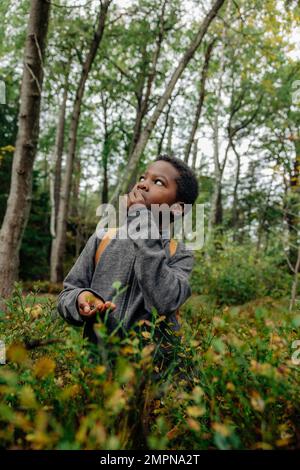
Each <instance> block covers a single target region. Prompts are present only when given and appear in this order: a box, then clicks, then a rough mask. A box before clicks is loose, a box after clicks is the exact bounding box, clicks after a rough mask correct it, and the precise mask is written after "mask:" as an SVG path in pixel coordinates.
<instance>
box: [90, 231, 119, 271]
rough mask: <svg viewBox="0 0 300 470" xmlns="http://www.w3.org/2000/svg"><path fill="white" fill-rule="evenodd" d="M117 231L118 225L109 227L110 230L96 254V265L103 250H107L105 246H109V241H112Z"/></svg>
mask: <svg viewBox="0 0 300 470" xmlns="http://www.w3.org/2000/svg"><path fill="white" fill-rule="evenodd" d="M116 232H117V229H116V227H113V228H110V229H108V231H107V232H106V234H105V235H104V237H103V238H102V240H101V242H100V243H99V245H98V248H97V251H96V254H95V266H96V265H97V263H98V262H99V259H100V256H101V255H102V253H103V251H104V250H105V248H106V247H107V245H108V244H109V242H110V241H111V239H112V237H113V236H114V235H115V233H116Z"/></svg>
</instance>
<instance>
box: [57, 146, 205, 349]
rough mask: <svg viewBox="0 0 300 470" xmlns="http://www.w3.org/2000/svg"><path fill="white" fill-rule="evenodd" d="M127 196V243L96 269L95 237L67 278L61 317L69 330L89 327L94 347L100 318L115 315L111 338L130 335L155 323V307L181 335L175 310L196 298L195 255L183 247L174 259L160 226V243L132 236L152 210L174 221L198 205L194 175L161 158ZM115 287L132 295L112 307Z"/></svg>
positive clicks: (111, 249) (118, 244)
mask: <svg viewBox="0 0 300 470" xmlns="http://www.w3.org/2000/svg"><path fill="white" fill-rule="evenodd" d="M127 196H128V197H127V224H128V237H127V239H118V238H112V239H111V240H110V242H109V244H108V245H107V246H106V248H105V249H104V251H103V252H102V254H101V259H100V261H99V263H95V253H96V251H97V248H98V246H99V243H100V241H101V240H100V239H99V238H98V237H97V234H96V232H95V233H94V234H93V235H92V236H91V237H90V238H89V240H88V242H87V244H86V246H85V247H84V249H83V251H82V253H81V254H80V256H79V258H78V259H77V261H76V263H75V265H74V266H73V268H72V269H71V271H70V272H69V274H68V275H67V277H66V278H65V280H64V284H63V286H64V290H63V291H62V292H61V293H60V295H59V298H58V307H57V308H58V311H59V313H60V315H61V316H62V317H63V318H64V319H65V320H66V321H67V322H68V323H70V324H73V325H78V326H84V336H85V337H88V338H89V340H90V341H92V342H93V343H97V336H96V334H95V331H94V329H93V324H94V322H93V321H92V320H93V318H95V314H96V312H100V315H101V316H102V315H103V317H104V314H105V312H106V310H107V309H108V308H109V309H110V311H109V312H108V316H107V323H106V326H107V328H108V331H109V332H112V331H113V330H114V329H116V328H117V327H118V326H119V325H120V322H121V325H122V328H124V330H125V331H128V330H129V329H130V328H132V327H134V325H135V323H136V322H137V321H139V320H141V319H148V320H151V310H152V308H153V307H155V308H156V309H157V311H158V314H159V315H165V316H166V321H167V322H170V324H171V328H172V329H174V330H178V329H179V328H180V325H179V323H178V320H177V318H176V310H177V309H178V308H179V307H180V306H181V305H182V304H183V303H184V302H185V301H186V299H187V298H188V297H189V296H190V295H191V289H190V285H189V275H190V273H191V270H192V267H193V262H194V257H193V254H192V253H191V251H190V250H187V249H186V248H185V246H184V243H182V242H181V241H178V245H177V249H176V252H175V254H173V256H171V255H170V238H164V237H162V236H161V235H162V229H161V226H160V231H159V237H157V238H155V239H153V238H145V239H144V238H136V237H133V236H131V235H130V224H131V223H133V222H134V220H135V219H137V217H138V215H139V212H141V211H148V213H149V214H150V212H151V211H150V210H151V204H163V203H164V204H167V205H168V206H169V207H170V206H172V208H173V209H172V211H171V213H172V214H173V215H174V216H176V211H177V213H183V211H184V204H194V202H195V200H196V198H197V196H198V182H197V179H196V177H195V175H194V173H193V172H192V170H191V169H190V168H189V167H188V166H187V165H186V164H185V163H184V162H183V161H182V160H180V159H178V158H175V157H169V156H167V155H163V156H160V157H158V158H157V159H156V160H155V161H154V162H153V163H152V164H151V165H150V166H149V167H148V169H147V171H146V172H145V174H143V175H142V176H141V177H140V178H139V180H138V182H137V183H136V184H135V186H134V187H133V189H132V191H131V192H130V193H129V194H128V195H127ZM137 209H138V210H137ZM150 220H153V219H150ZM148 228H149V227H148V226H147V227H145V226H144V227H141V232H143V233H144V234H145V233H146V232H147V230H148ZM145 230H146V232H145ZM100 238H101V237H100ZM115 281H119V282H120V283H121V286H122V288H123V287H125V286H127V289H125V291H124V289H122V291H123V292H122V293H121V294H120V295H119V296H117V299H116V300H115V303H112V299H113V297H114V295H115V289H114V287H113V284H114V282H115ZM118 332H119V333H121V335H122V332H121V331H120V330H118Z"/></svg>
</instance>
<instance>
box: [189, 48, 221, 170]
mask: <svg viewBox="0 0 300 470" xmlns="http://www.w3.org/2000/svg"><path fill="white" fill-rule="evenodd" d="M214 43H215V40H213V41H211V42H210V43H209V45H208V47H207V50H206V53H205V58H204V64H203V67H202V70H201V78H200V86H199V98H198V103H197V107H196V112H195V117H194V121H193V126H192V130H191V133H190V136H189V140H188V142H187V145H186V149H185V153H184V161H185V162H186V163H187V162H188V161H189V156H190V153H191V149H192V145H193V142H194V139H195V135H196V132H197V129H198V124H199V119H200V116H201V111H202V106H203V102H204V97H205V82H206V78H207V72H208V66H209V61H210V57H211V52H212V49H213V46H214Z"/></svg>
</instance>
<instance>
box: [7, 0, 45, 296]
mask: <svg viewBox="0 0 300 470" xmlns="http://www.w3.org/2000/svg"><path fill="white" fill-rule="evenodd" d="M49 15H50V2H46V1H41V0H31V4H30V14H29V22H28V30H27V37H26V43H25V51H24V68H23V77H22V85H21V107H20V113H19V130H18V135H17V141H16V150H15V154H14V160H13V168H12V177H11V186H10V193H9V197H8V202H7V209H6V213H5V217H4V220H3V224H2V228H1V231H0V272H1V280H0V295H1V296H3V297H7V296H9V295H10V294H11V291H12V288H13V283H14V281H15V280H16V279H17V277H18V268H19V250H20V246H21V241H22V236H23V232H24V229H25V227H26V224H27V221H28V216H29V212H30V207H31V199H32V169H33V163H34V160H35V156H36V152H37V143H38V137H39V120H40V104H41V94H42V86H43V78H44V71H43V59H44V52H45V45H46V37H47V31H48V24H49Z"/></svg>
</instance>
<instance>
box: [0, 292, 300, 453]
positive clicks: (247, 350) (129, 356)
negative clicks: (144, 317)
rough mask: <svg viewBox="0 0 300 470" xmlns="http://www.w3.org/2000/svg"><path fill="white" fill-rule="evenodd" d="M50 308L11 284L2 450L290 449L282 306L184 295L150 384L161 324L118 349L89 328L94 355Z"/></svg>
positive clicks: (291, 410) (292, 376)
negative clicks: (175, 331)
mask: <svg viewBox="0 0 300 470" xmlns="http://www.w3.org/2000/svg"><path fill="white" fill-rule="evenodd" d="M54 301H55V298H53V297H50V296H46V297H43V296H37V294H36V292H34V293H31V294H30V295H28V296H26V297H24V296H23V295H22V291H21V289H20V286H18V285H17V286H16V289H15V292H14V295H13V296H12V298H11V299H9V300H8V301H7V311H6V313H5V314H4V313H3V314H2V315H1V316H0V337H1V339H5V343H6V347H7V364H6V365H2V366H1V369H0V395H1V405H0V424H1V428H0V429H1V431H0V447H1V448H6V449H10V448H13V449H36V450H38V449H60V450H62V449H98V450H99V449H106V450H110V449H166V450H167V449H178V450H181V449H190V450H196V449H197V450H199V449H274V448H278V449H294V448H295V447H296V446H297V427H298V415H299V411H300V401H299V393H298V371H297V367H296V366H295V365H293V363H292V361H291V354H292V352H293V351H292V349H291V344H292V342H293V341H294V340H295V339H297V337H298V334H299V332H298V328H299V326H298V324H299V323H297V322H296V319H297V318H298V317H299V313H298V312H296V311H295V312H292V314H291V313H289V312H288V308H287V305H286V304H285V303H284V302H282V301H277V302H276V301H274V300H272V299H268V300H267V299H265V300H263V301H255V302H252V303H249V304H247V305H243V306H241V307H232V308H228V307H226V308H224V309H218V308H216V307H211V306H209V305H208V304H204V303H203V300H202V297H199V296H193V297H192V298H191V299H190V301H189V302H188V303H187V304H186V305H185V308H184V309H182V313H183V315H182V323H183V328H182V332H183V338H182V344H181V345H180V346H179V345H177V348H176V350H175V354H174V358H173V362H172V368H171V369H170V371H169V372H168V371H165V372H164V373H158V374H157V373H155V372H156V369H155V368H157V367H158V365H159V361H157V360H156V361H155V353H156V351H157V343H156V341H155V335H154V334H153V333H154V332H155V328H156V327H157V326H158V325H159V323H160V322H161V321H162V319H161V317H157V315H156V313H155V312H153V313H154V315H153V321H152V322H150V323H149V324H148V325H146V323H143V322H141V323H140V324H139V326H138V328H137V329H135V330H133V331H132V332H131V333H130V334H129V335H128V336H127V337H125V338H123V339H122V340H121V339H120V338H119V337H118V336H117V335H114V334H111V335H109V334H107V331H106V328H105V323H103V322H101V321H99V318H98V320H97V322H96V324H95V328H96V330H97V331H98V333H99V335H100V337H101V339H102V344H99V349H98V348H96V347H93V346H92V345H88V344H87V343H86V340H84V339H82V337H81V330H80V329H78V328H75V327H72V326H70V325H68V324H66V323H65V322H63V320H62V319H61V318H60V317H58V316H57V314H56V313H55V302H54ZM155 325H156V326H155ZM145 326H147V327H148V328H146V329H145ZM149 326H150V328H149ZM153 327H154V328H153ZM139 330H140V331H139ZM34 340H35V341H36V344H37V340H40V341H43V344H42V343H40V347H35V348H32V345H33V344H34ZM50 340H57V342H56V343H55V342H52V343H51V342H50ZM47 341H48V343H47ZM25 346H26V347H25ZM30 347H31V349H30Z"/></svg>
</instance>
